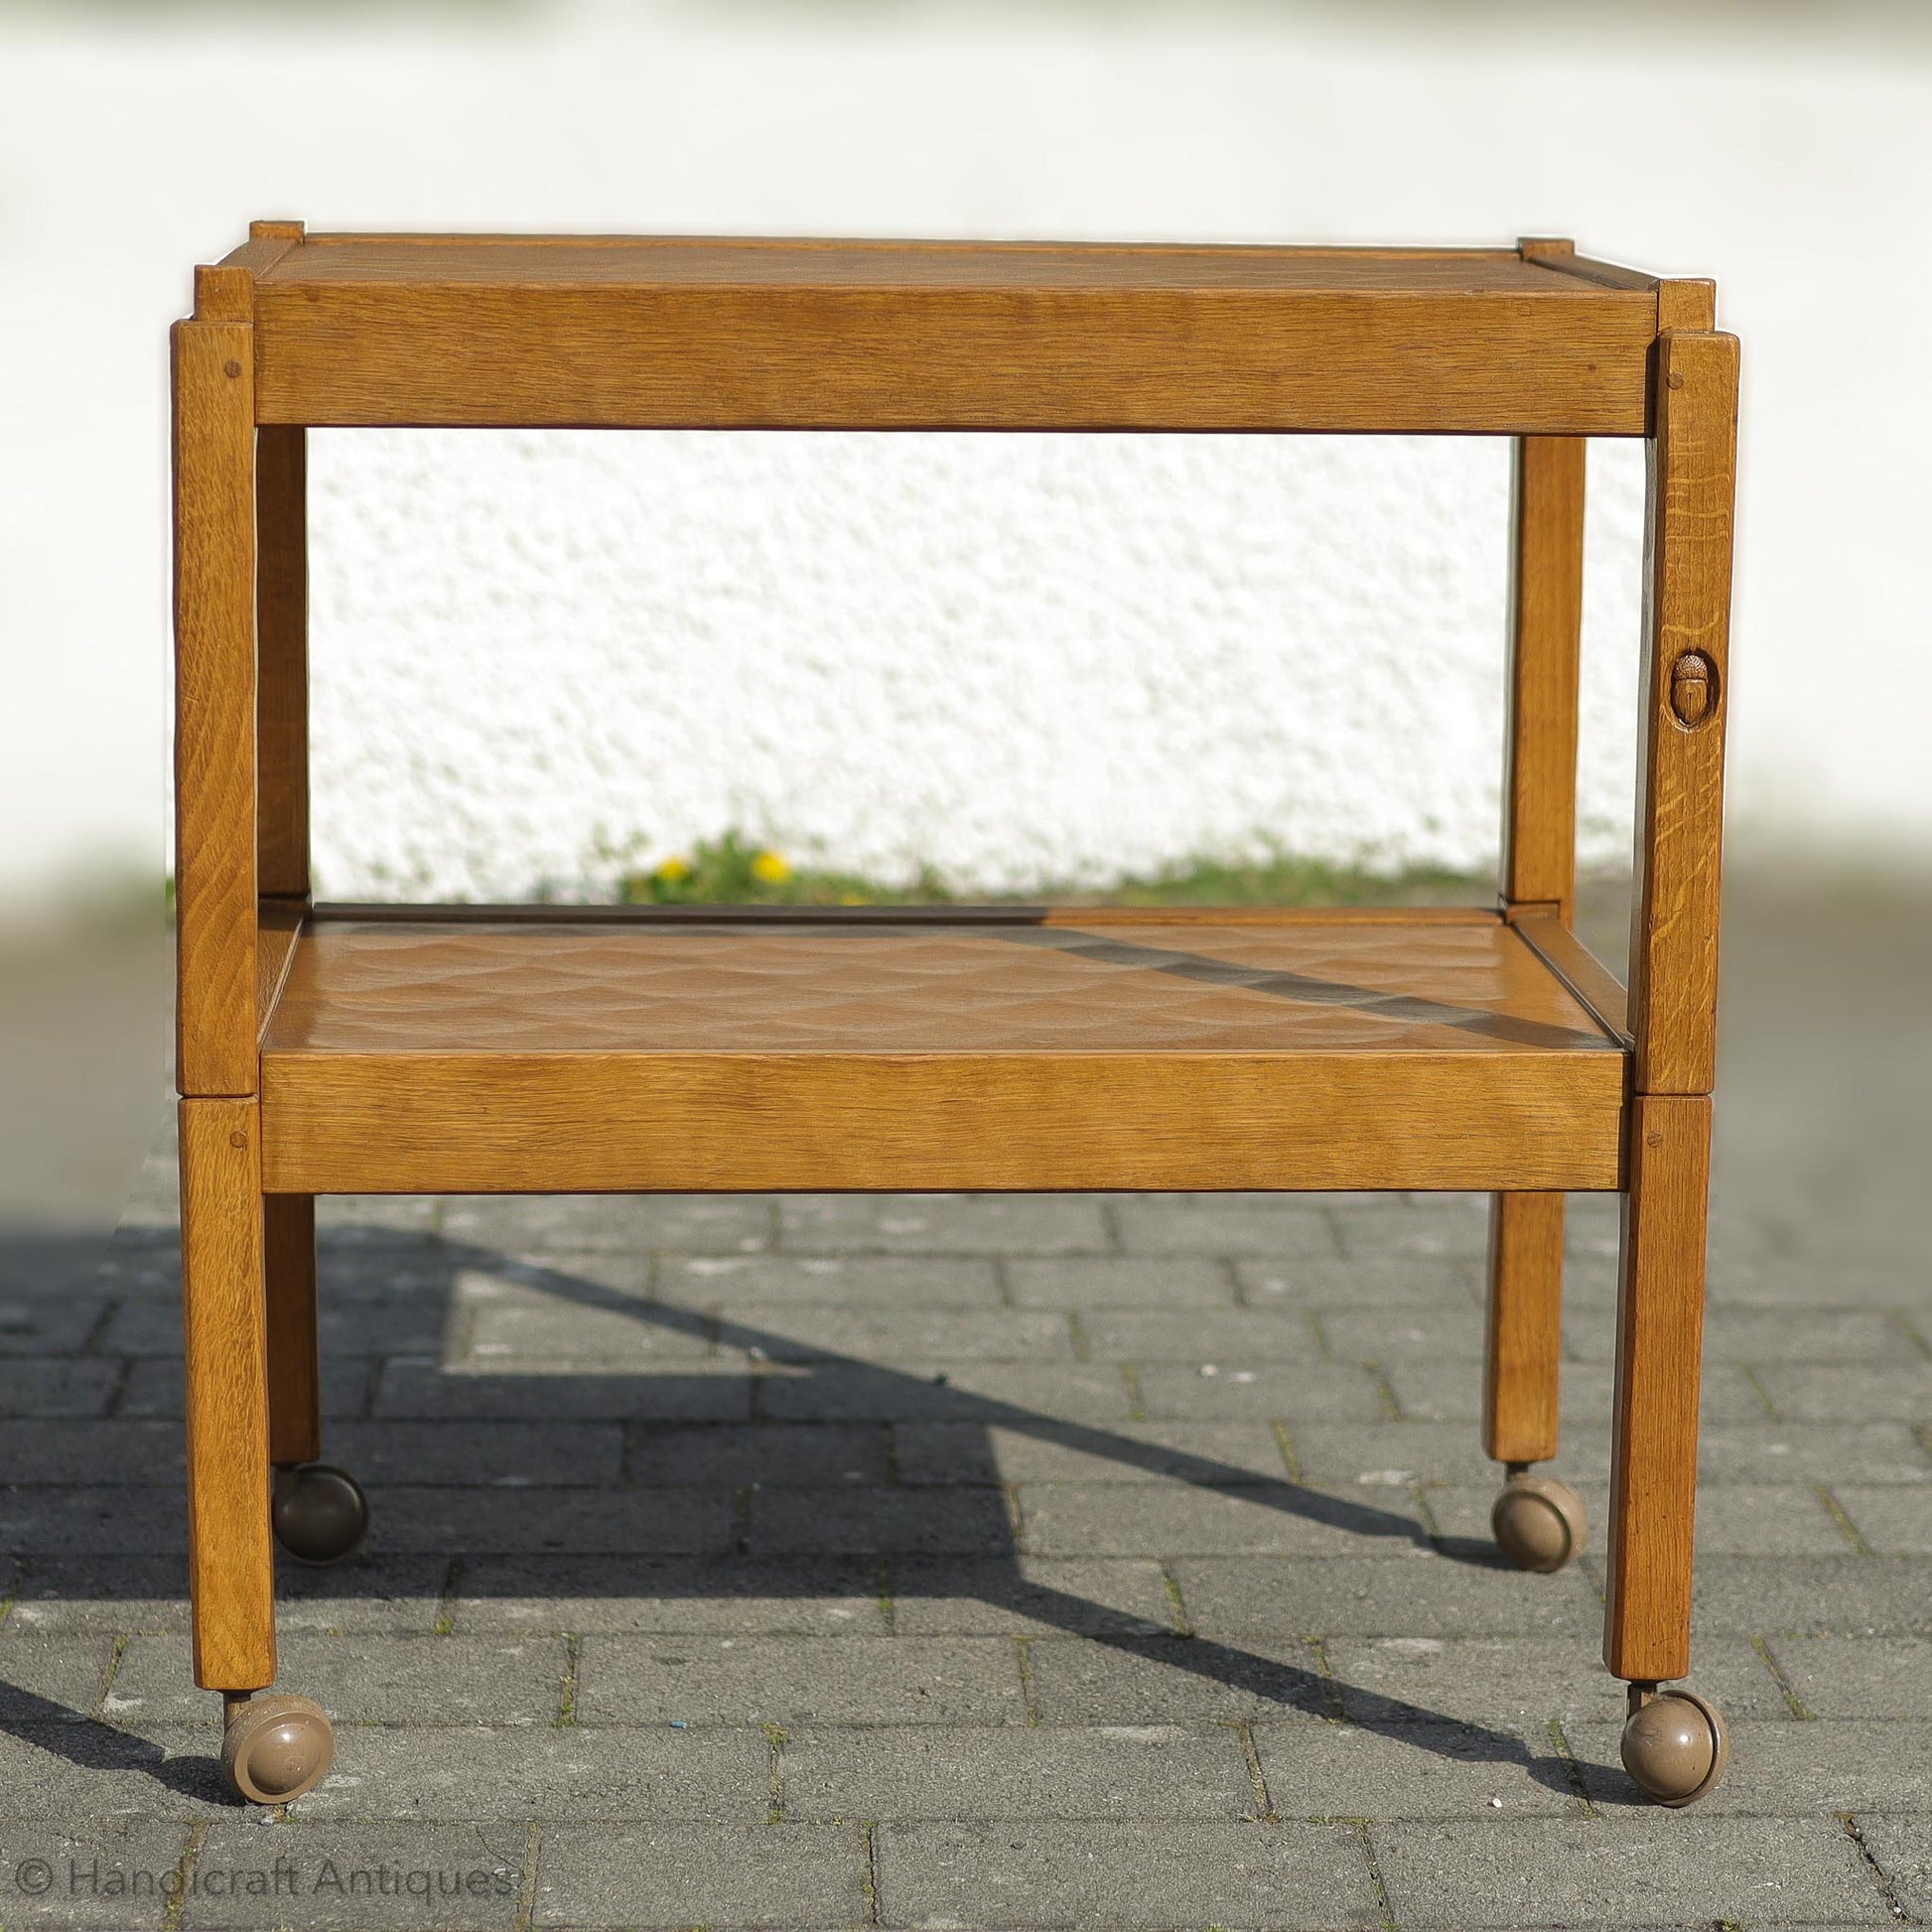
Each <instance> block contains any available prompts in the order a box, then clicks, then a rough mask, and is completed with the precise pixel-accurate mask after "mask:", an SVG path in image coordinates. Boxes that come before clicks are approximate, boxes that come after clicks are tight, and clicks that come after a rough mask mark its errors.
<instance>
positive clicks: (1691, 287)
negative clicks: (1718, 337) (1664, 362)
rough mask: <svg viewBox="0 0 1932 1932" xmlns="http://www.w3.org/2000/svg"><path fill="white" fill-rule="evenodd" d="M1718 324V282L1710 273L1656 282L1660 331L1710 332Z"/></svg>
mask: <svg viewBox="0 0 1932 1932" xmlns="http://www.w3.org/2000/svg"><path fill="white" fill-rule="evenodd" d="M1717 326H1718V285H1717V283H1716V282H1714V281H1711V280H1710V279H1709V278H1708V277H1702V276H1687V277H1685V278H1683V279H1682V280H1679V281H1672V282H1659V283H1658V284H1657V333H1658V335H1660V336H1670V335H1709V334H1710V333H1711V332H1712V331H1713V330H1715V329H1716V328H1717Z"/></svg>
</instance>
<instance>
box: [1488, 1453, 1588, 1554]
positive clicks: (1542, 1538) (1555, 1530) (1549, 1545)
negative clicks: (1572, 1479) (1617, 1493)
mask: <svg viewBox="0 0 1932 1932" xmlns="http://www.w3.org/2000/svg"><path fill="white" fill-rule="evenodd" d="M1489 1527H1490V1529H1491V1531H1492V1532H1493V1533H1494V1535H1495V1538H1496V1547H1497V1548H1498V1549H1499V1550H1501V1551H1502V1553H1503V1555H1504V1556H1506V1557H1507V1558H1508V1559H1509V1560H1510V1562H1511V1563H1513V1564H1514V1565H1515V1566H1516V1567H1517V1569H1519V1570H1540V1571H1550V1570H1561V1569H1562V1568H1563V1566H1564V1565H1565V1564H1566V1563H1568V1562H1569V1561H1570V1559H1571V1558H1572V1557H1574V1556H1575V1555H1576V1554H1577V1552H1578V1551H1579V1550H1581V1549H1582V1548H1583V1547H1584V1537H1585V1535H1586V1533H1587V1525H1586V1524H1585V1522H1584V1499H1583V1498H1582V1497H1581V1496H1580V1495H1578V1493H1577V1492H1576V1490H1574V1489H1573V1488H1571V1486H1570V1485H1569V1483H1567V1482H1559V1481H1558V1480H1557V1479H1556V1477H1555V1476H1533V1475H1527V1474H1523V1473H1521V1472H1519V1471H1516V1470H1512V1471H1511V1472H1510V1477H1509V1480H1508V1481H1507V1482H1506V1483H1504V1484H1503V1490H1502V1494H1501V1495H1499V1496H1498V1497H1497V1498H1496V1503H1495V1507H1494V1508H1493V1509H1491V1510H1490V1512H1489Z"/></svg>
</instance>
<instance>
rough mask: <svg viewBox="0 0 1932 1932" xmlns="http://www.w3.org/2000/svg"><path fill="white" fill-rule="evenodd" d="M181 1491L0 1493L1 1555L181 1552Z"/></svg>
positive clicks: (184, 1518) (79, 1488)
mask: <svg viewBox="0 0 1932 1932" xmlns="http://www.w3.org/2000/svg"><path fill="white" fill-rule="evenodd" d="M187 1508H188V1503H187V1499H186V1497H185V1496H184V1495H183V1494H182V1492H181V1491H180V1490H179V1489H132V1488H126V1487H117V1488H107V1487H102V1486H99V1485H86V1486H78V1485H76V1486H75V1487H72V1488H64V1489H0V1551H11V1552H13V1553H15V1554H17V1555H22V1556H27V1557H41V1556H49V1557H59V1556H95V1555H102V1556H123V1555H131V1556H148V1555H165V1554H167V1553H169V1552H171V1551H176V1550H179V1549H180V1548H181V1543H182V1534H183V1525H184V1524H185V1523H186V1522H187V1520H188V1519H187V1515H186V1511H187Z"/></svg>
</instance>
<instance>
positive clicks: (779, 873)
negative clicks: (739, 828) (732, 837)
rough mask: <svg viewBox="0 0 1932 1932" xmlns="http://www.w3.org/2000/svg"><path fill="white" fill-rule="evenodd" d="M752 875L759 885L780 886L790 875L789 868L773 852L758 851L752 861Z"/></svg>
mask: <svg viewBox="0 0 1932 1932" xmlns="http://www.w3.org/2000/svg"><path fill="white" fill-rule="evenodd" d="M752 877H753V878H754V879H756V880H757V881H758V882H759V885H760V886H782V885H783V884H784V883H785V881H786V880H787V879H789V878H790V877H791V868H790V867H789V866H788V865H786V864H785V862H784V861H783V860H782V859H781V858H779V857H778V855H777V854H776V853H775V852H760V853H759V856H758V857H757V858H756V859H754V860H753V861H752Z"/></svg>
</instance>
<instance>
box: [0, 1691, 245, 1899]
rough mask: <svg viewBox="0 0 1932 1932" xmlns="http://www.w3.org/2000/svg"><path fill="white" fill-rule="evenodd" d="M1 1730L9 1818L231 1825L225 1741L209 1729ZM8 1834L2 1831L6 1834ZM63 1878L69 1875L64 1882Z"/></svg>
mask: <svg viewBox="0 0 1932 1932" xmlns="http://www.w3.org/2000/svg"><path fill="white" fill-rule="evenodd" d="M5 1726H6V1727H5V1728H4V1730H0V1793H3V1794H4V1801H5V1805H6V1810H7V1814H8V1815H9V1816H11V1817H14V1818H39V1819H47V1820H51V1821H53V1822H55V1823H59V1824H70V1823H71V1822H72V1821H74V1820H76V1819H83V1818H115V1817H124V1818H135V1817H139V1818H144V1819H155V1820H163V1819H177V1818H180V1819H197V1818H232V1817H233V1816H234V1808H235V1801H234V1797H233V1794H232V1793H231V1792H230V1791H229V1790H228V1786H227V1782H226V1780H225V1779H224V1778H223V1777H222V1775H221V1766H220V1763H219V1761H218V1758H217V1755H216V1752H217V1750H218V1746H219V1739H218V1738H217V1737H216V1735H215V1734H214V1733H213V1732H212V1731H210V1730H207V1729H199V1730H198V1729H187V1728H180V1727H176V1728H158V1729H157V1730H156V1731H155V1732H154V1734H153V1735H152V1736H151V1737H137V1736H135V1735H134V1734H133V1733H132V1732H131V1731H126V1730H117V1729H115V1728H114V1726H113V1725H106V1724H36V1723H28V1722H24V1721H22V1720H19V1719H15V1718H8V1719H6V1720H5ZM4 1830H5V1828H4V1827H0V1833H3V1832H4ZM12 1869H13V1867H12V1866H10V1865H0V1915H4V1916H0V1924H4V1925H8V1926H11V1925H13V1923H14V1922H15V1921H14V1918H13V1915H12V1912H11V1910H10V1909H9V1908H10V1907H11V1906H12V1904H13V1902H14V1901H13V1899H12V1898H11V1897H10V1896H9V1885H8V1879H9V1877H10V1875H11V1873H12ZM64 1875H65V1874H64Z"/></svg>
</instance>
